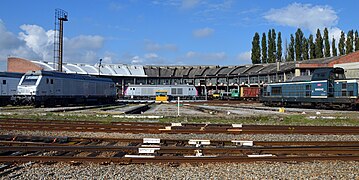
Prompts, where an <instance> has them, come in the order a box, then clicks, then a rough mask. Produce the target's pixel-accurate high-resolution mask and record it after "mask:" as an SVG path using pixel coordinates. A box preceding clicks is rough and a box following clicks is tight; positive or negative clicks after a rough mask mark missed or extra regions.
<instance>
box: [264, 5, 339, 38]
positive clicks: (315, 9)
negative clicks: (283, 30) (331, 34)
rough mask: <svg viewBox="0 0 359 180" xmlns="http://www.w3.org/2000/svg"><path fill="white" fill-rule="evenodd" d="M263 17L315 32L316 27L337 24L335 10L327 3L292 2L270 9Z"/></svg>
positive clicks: (320, 27) (321, 27)
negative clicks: (282, 6)
mask: <svg viewBox="0 0 359 180" xmlns="http://www.w3.org/2000/svg"><path fill="white" fill-rule="evenodd" d="M264 18H265V19H267V20H268V21H271V22H274V23H277V24H280V25H284V26H292V27H298V28H305V29H308V30H310V31H312V32H315V31H316V30H317V29H318V28H319V29H324V28H325V27H328V28H330V27H333V26H336V25H337V24H338V20H339V17H338V16H337V12H336V11H335V10H333V8H332V7H330V6H328V5H323V6H321V5H312V4H301V3H292V4H289V5H288V6H286V7H284V8H280V9H271V10H270V11H268V12H267V13H266V14H265V15H264Z"/></svg>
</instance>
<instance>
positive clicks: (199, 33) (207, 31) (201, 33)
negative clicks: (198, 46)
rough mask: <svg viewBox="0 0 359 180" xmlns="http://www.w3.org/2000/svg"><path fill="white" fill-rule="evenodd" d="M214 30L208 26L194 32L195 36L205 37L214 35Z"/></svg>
mask: <svg viewBox="0 0 359 180" xmlns="http://www.w3.org/2000/svg"><path fill="white" fill-rule="evenodd" d="M213 32H214V30H213V29H211V28H208V27H206V28H202V29H197V30H194V31H193V33H192V34H193V36H194V37H197V38H203V37H208V36H210V35H212V34H213Z"/></svg>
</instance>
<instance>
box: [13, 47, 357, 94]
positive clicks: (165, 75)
mask: <svg viewBox="0 0 359 180" xmlns="http://www.w3.org/2000/svg"><path fill="white" fill-rule="evenodd" d="M325 67H342V68H344V70H345V75H346V77H347V78H349V79H353V78H356V77H358V75H359V52H354V53H351V54H348V55H344V56H337V57H330V58H321V59H313V60H305V61H298V62H296V61H294V62H281V63H268V64H254V65H235V66H200V65H199V66H152V65H145V66H144V65H126V64H101V67H99V64H94V65H90V64H81V63H64V64H63V70H64V72H66V73H69V74H89V75H93V76H103V77H109V78H111V79H113V81H114V82H115V83H116V85H117V88H118V93H119V95H120V96H121V95H123V93H124V90H125V88H126V87H127V86H128V85H134V84H135V85H140V84H142V85H176V84H189V85H194V86H196V88H197V90H198V93H199V95H205V91H207V92H211V91H216V90H217V91H222V92H229V91H230V90H231V89H238V87H240V86H257V87H258V86H261V85H263V84H265V83H274V82H286V81H288V80H291V79H292V78H293V77H297V76H306V75H311V74H312V73H313V71H314V70H315V69H318V68H325ZM36 70H46V71H53V70H55V68H54V64H53V62H46V61H36V60H26V59H21V58H16V57H9V58H8V72H20V73H25V72H27V71H36Z"/></svg>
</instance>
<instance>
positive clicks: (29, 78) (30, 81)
mask: <svg viewBox="0 0 359 180" xmlns="http://www.w3.org/2000/svg"><path fill="white" fill-rule="evenodd" d="M38 78H39V76H29V75H27V76H25V78H24V80H23V81H22V83H21V85H35V84H36V82H37V79H38Z"/></svg>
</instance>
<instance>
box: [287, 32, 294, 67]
mask: <svg viewBox="0 0 359 180" xmlns="http://www.w3.org/2000/svg"><path fill="white" fill-rule="evenodd" d="M288 61H294V36H293V34H291V35H290V43H289V46H288Z"/></svg>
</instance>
